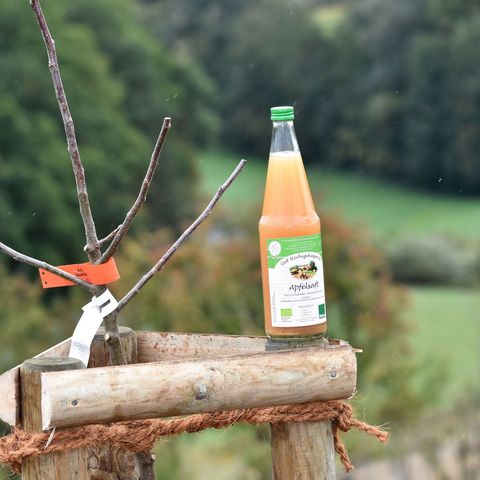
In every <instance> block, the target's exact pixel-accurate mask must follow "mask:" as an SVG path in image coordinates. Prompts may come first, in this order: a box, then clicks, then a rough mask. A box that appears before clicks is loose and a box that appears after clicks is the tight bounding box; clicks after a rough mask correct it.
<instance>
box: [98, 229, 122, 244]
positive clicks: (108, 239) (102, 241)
mask: <svg viewBox="0 0 480 480" xmlns="http://www.w3.org/2000/svg"><path fill="white" fill-rule="evenodd" d="M121 226H122V225H121V224H120V225H119V226H118V227H117V228H115V230H112V231H111V232H110V233H109V234H108V235H107V236H106V237H103V238H102V239H100V240H99V241H98V246H99V247H101V246H102V245H104V244H105V243H108V242H111V241H112V240H113V239H114V238H115V235H116V234H117V232H118V231H119V230H120V227H121Z"/></svg>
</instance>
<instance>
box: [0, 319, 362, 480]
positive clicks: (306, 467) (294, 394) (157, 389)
mask: <svg viewBox="0 0 480 480" xmlns="http://www.w3.org/2000/svg"><path fill="white" fill-rule="evenodd" d="M121 340H122V345H123V348H124V351H125V353H126V357H127V359H128V362H129V363H130V364H129V365H124V366H113V367H112V366H106V365H107V364H108V352H107V351H106V348H105V346H104V342H103V332H99V333H98V334H97V337H96V338H95V340H94V342H93V345H92V350H91V357H90V362H89V365H88V367H89V368H81V367H84V366H83V364H81V362H79V361H76V360H74V359H68V358H67V355H68V352H69V347H70V339H68V340H65V341H64V342H62V343H60V344H58V345H56V346H55V347H52V348H51V349H49V350H47V351H45V352H43V353H41V354H40V355H38V356H37V357H35V358H34V359H31V360H27V361H26V362H24V363H23V364H22V365H20V366H18V367H15V368H13V369H11V370H9V371H8V372H6V373H4V374H3V375H1V376H0V391H1V392H2V394H1V396H0V418H1V419H2V420H4V421H5V422H7V423H9V424H10V425H16V426H21V427H22V428H23V429H25V430H28V431H44V430H51V429H53V428H56V429H63V428H69V427H73V426H80V425H87V424H92V423H108V422H116V421H123V420H136V419H145V418H159V417H170V416H178V415H188V414H194V413H203V412H217V411H224V410H232V409H239V408H240V409H241V408H250V407H265V406H274V405H285V404H291V403H304V402H311V401H319V400H337V399H347V398H349V397H351V396H352V395H353V394H354V392H355V388H356V358H355V350H354V349H352V347H351V346H350V345H349V344H348V343H346V342H343V341H330V342H328V343H326V344H322V345H312V346H308V344H300V345H297V346H300V347H301V348H294V349H282V350H278V349H271V348H268V342H267V340H266V338H264V337H248V336H231V335H208V334H177V333H159V332H133V331H132V330H130V329H127V328H122V329H121ZM271 433H272V435H271V443H272V462H273V475H274V479H275V480H295V479H302V480H310V479H311V480H314V479H315V480H323V479H325V480H333V479H335V468H334V446H333V436H332V429H331V425H330V422H328V421H327V422H319V423H285V424H280V425H275V426H272V431H271ZM133 457H134V454H129V453H128V452H119V451H115V452H112V450H111V449H109V447H107V446H98V447H95V448H81V449H76V450H69V451H66V452H59V453H54V454H48V455H42V456H38V457H31V458H27V459H25V460H24V461H23V462H22V476H23V479H24V480H37V479H41V480H49V479H52V480H53V479H62V480H70V479H79V480H83V479H85V480H87V479H88V480H93V479H114V478H121V479H128V480H134V479H142V478H146V477H144V476H142V473H141V472H139V467H138V465H139V463H138V462H136V461H135V459H134V458H133ZM140 463H141V462H140ZM115 472H116V473H115ZM118 472H121V476H114V475H116V474H118Z"/></svg>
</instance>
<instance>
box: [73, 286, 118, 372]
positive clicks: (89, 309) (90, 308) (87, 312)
mask: <svg viewBox="0 0 480 480" xmlns="http://www.w3.org/2000/svg"><path fill="white" fill-rule="evenodd" d="M117 305H118V303H117V301H116V300H115V298H114V297H113V295H112V294H111V292H110V290H108V289H107V290H105V292H104V293H102V294H101V295H100V296H99V297H93V298H92V301H91V302H89V303H87V304H86V305H85V306H84V307H82V310H83V314H82V316H81V317H80V320H79V321H78V323H77V326H76V327H75V331H74V332H73V335H72V341H71V344H70V352H69V354H68V356H69V357H72V358H78V359H79V360H81V361H82V362H83V363H84V365H85V366H86V365H88V359H89V358H90V345H91V344H92V341H93V337H94V336H95V334H96V333H97V330H98V329H99V327H100V325H101V324H102V321H103V319H104V317H106V316H107V315H108V314H109V313H112V312H113V311H114V310H115V308H117Z"/></svg>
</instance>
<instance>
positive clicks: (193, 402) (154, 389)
mask: <svg viewBox="0 0 480 480" xmlns="http://www.w3.org/2000/svg"><path fill="white" fill-rule="evenodd" d="M355 384H356V359H355V353H354V352H353V350H352V348H351V347H350V346H349V345H336V346H326V347H312V348H306V349H299V350H293V351H282V352H264V353H257V354H249V355H236V356H230V357H224V358H216V359H200V360H187V361H163V362H156V363H145V364H137V365H129V366H117V367H105V368H95V369H88V370H85V371H74V372H69V373H68V374H64V373H62V372H49V373H43V374H42V418H43V428H44V429H46V428H50V427H52V426H56V427H68V426H74V425H83V424H88V423H102V422H112V421H119V420H129V419H141V418H153V417H165V416H172V415H184V414H191V413H199V412H213V411H218V410H229V409H235V408H248V407H262V406H270V405H279V404H288V403H295V402H308V401H313V400H333V399H341V398H348V397H350V396H351V395H352V394H353V393H354V391H355Z"/></svg>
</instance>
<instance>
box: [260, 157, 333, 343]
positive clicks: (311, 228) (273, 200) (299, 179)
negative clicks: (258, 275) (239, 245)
mask: <svg viewBox="0 0 480 480" xmlns="http://www.w3.org/2000/svg"><path fill="white" fill-rule="evenodd" d="M259 233H260V252H261V265H262V284H263V301H264V311H265V331H266V333H267V335H268V336H270V337H300V336H302V337H303V336H312V335H320V334H323V333H324V332H325V331H326V329H327V322H326V314H325V300H324V295H325V293H324V285H323V262H322V260H321V255H320V258H319V256H315V255H309V254H300V255H291V256H290V257H289V259H291V260H292V261H289V259H288V258H286V259H285V260H281V261H282V262H285V267H282V268H283V272H282V274H281V275H283V276H282V278H281V280H280V283H282V282H283V286H282V288H283V290H281V291H280V290H279V292H280V293H279V294H278V295H277V296H276V297H274V298H273V299H272V296H271V293H274V294H275V292H273V290H277V287H275V286H274V283H272V282H273V281H274V279H273V276H274V271H273V270H272V269H271V268H269V266H270V267H271V264H270V263H269V262H270V261H272V262H273V261H274V260H275V258H276V257H275V256H274V255H273V254H275V255H276V254H277V251H278V249H281V250H282V249H283V251H284V253H285V254H288V253H295V252H296V250H295V248H297V247H299V251H309V250H312V249H311V248H309V247H308V245H309V244H306V243H305V242H306V241H309V242H310V240H311V239H312V238H313V239H315V238H317V237H316V236H317V235H319V234H320V219H319V217H318V215H317V213H316V212H315V207H314V205H313V201H312V195H311V193H310V188H309V186H308V181H307V176H306V173H305V169H304V166H303V161H302V157H301V154H300V152H293V151H288V152H277V153H271V154H270V158H269V162H268V173H267V182H266V188H265V198H264V203H263V211H262V218H261V219H260V223H259ZM298 237H301V238H300V240H299V241H300V243H297V240H298ZM272 239H274V240H272ZM275 239H279V241H278V242H277V241H276V240H275ZM282 239H283V240H282ZM285 242H286V243H285ZM289 242H290V243H289ZM290 245H291V246H290ZM302 245H307V246H306V247H303V248H302ZM318 245H319V248H320V239H319V238H318ZM289 248H290V250H288V249H289ZM269 252H270V253H269ZM281 255H282V252H280V253H279V254H278V258H283V257H281ZM269 258H270V259H271V260H269ZM297 258H298V260H297ZM287 261H289V263H286V262H287ZM278 262H280V260H278ZM312 263H313V264H314V266H313V268H310V266H311V264H312ZM277 283H278V282H277ZM271 286H272V292H271V288H270V287H271ZM310 287H312V288H311V290H312V291H310V290H309V289H310ZM291 289H293V290H291ZM302 289H303V290H302ZM320 290H323V313H324V315H323V317H322V315H318V310H319V309H320V310H322V308H321V307H322V300H318V298H321V295H322V293H321V292H320ZM288 291H290V292H291V293H282V292H288ZM313 291H315V292H313ZM297 292H300V293H297ZM305 292H308V293H305ZM312 292H313V293H312ZM319 292H320V293H319ZM299 295H300V297H299ZM302 295H303V296H302ZM319 295H320V297H319ZM288 298H291V299H292V300H291V304H290V303H289V302H290V300H288ZM282 307H283V308H282ZM272 309H274V310H275V311H274V312H273V316H274V318H273V317H272ZM279 311H281V312H282V315H280V313H279ZM283 314H285V315H283ZM295 316H296V320H295ZM282 319H283V320H282Z"/></svg>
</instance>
